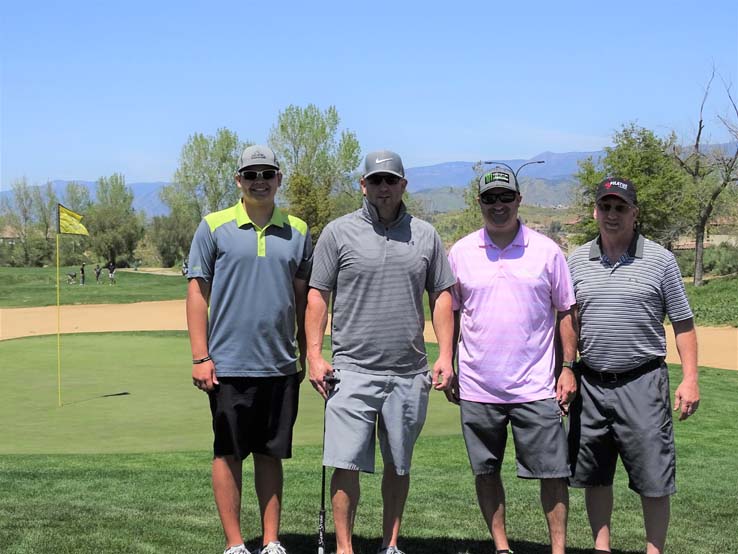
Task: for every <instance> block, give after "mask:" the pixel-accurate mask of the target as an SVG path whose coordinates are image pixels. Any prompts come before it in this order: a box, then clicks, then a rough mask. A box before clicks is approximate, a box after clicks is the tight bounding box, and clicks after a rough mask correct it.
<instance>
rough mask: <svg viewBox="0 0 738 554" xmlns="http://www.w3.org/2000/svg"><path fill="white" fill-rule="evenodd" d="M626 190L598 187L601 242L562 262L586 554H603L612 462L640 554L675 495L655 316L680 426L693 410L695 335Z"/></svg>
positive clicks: (574, 459) (656, 549)
mask: <svg viewBox="0 0 738 554" xmlns="http://www.w3.org/2000/svg"><path fill="white" fill-rule="evenodd" d="M638 214H639V210H638V200H637V195H636V188H635V185H634V184H633V183H632V182H630V181H628V180H626V179H620V178H617V177H614V178H609V179H605V180H604V181H602V182H601V183H600V184H599V186H598V188H597V192H596V196H595V208H594V217H595V219H596V220H597V224H598V226H599V230H600V235H599V237H597V238H596V239H595V240H593V241H591V242H588V243H586V244H584V245H583V246H580V247H579V248H577V249H576V250H575V251H574V253H573V254H572V255H571V256H570V258H569V267H570V268H571V273H572V279H573V282H574V290H575V292H576V300H577V309H578V319H579V324H580V334H579V353H580V356H581V361H580V363H579V367H580V370H581V376H582V378H581V385H580V392H581V396H580V397H579V398H578V400H577V401H576V402H575V403H574V405H573V406H572V413H571V421H570V429H569V447H570V459H571V463H572V477H571V481H570V482H571V485H572V486H574V487H585V488H586V491H585V499H586V505H587V512H588V515H589V523H590V525H591V527H592V535H593V538H594V544H595V549H596V550H595V552H609V551H610V517H611V515H612V506H613V494H612V483H613V476H614V473H615V465H616V462H617V458H618V455H619V456H620V459H621V460H622V461H623V465H624V466H625V470H626V471H627V473H628V478H629V486H630V488H631V489H633V490H634V491H635V492H636V493H638V494H639V495H640V496H641V505H642V507H643V518H644V521H645V527H646V541H647V550H646V551H647V553H648V554H656V553H660V552H662V551H663V549H664V544H665V542H666V532H667V529H668V526H669V496H670V495H672V494H674V492H675V491H676V486H675V463H676V462H675V453H674V429H673V426H672V416H671V410H670V407H671V403H670V399H669V394H670V393H669V370H668V368H667V366H666V364H665V363H664V358H665V356H666V336H665V333H664V325H663V321H664V317H665V316H666V315H668V316H669V320H670V321H671V324H672V327H673V328H674V335H675V337H676V345H677V350H678V351H679V357H680V359H681V362H682V373H683V379H682V382H681V383H680V385H679V386H678V387H677V389H676V392H675V394H674V409H675V410H678V411H679V419H680V420H683V419H686V418H688V417H689V416H691V415H692V414H693V413H694V412H695V411H696V410H697V407H698V406H699V401H700V393H699V387H698V384H697V335H696V333H695V329H694V323H693V318H692V310H691V309H690V307H689V303H688V302H687V296H686V294H685V292H684V284H683V282H682V276H681V275H680V273H679V268H678V267H677V264H676V261H675V259H674V255H673V254H672V253H671V252H669V251H667V250H665V249H664V248H662V247H661V246H659V245H658V244H656V243H654V242H651V241H650V240H648V239H646V238H645V237H643V236H642V235H641V234H640V233H639V232H638V224H637V221H638Z"/></svg>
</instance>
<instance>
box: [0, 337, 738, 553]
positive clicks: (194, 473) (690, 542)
mask: <svg viewBox="0 0 738 554" xmlns="http://www.w3.org/2000/svg"><path fill="white" fill-rule="evenodd" d="M55 348H56V346H55V339H54V338H53V337H39V338H29V339H18V340H13V341H5V342H2V343H0V359H2V360H12V363H3V365H2V369H1V370H0V377H1V378H2V383H3V385H2V398H3V401H2V402H1V403H0V421H2V422H3V434H2V440H0V552H3V553H8V554H18V553H30V552H38V551H52V552H60V553H75V554H87V553H90V554H92V553H98V552H105V553H107V552H111V553H113V552H115V553H117V552H135V553H148V552H184V553H190V552H191V553H207V552H219V551H221V550H219V549H221V548H222V537H221V532H220V526H219V522H218V517H217V513H216V511H215V508H214V505H213V501H212V493H211V491H210V481H209V463H210V458H211V454H210V452H209V445H210V442H211V438H210V430H209V412H208V408H207V403H206V402H205V397H204V396H203V394H202V393H200V392H199V391H197V390H195V389H194V387H192V385H191V384H190V379H189V371H190V367H189V364H188V363H187V359H188V356H189V351H188V347H187V339H186V336H185V334H184V333H121V334H93V335H73V336H64V337H63V349H64V375H65V379H64V399H65V402H66V404H65V405H64V407H62V408H58V407H56V364H55V352H56V350H55ZM429 352H430V354H431V358H433V357H434V356H435V353H436V350H435V346H434V345H429ZM678 379H679V376H678V371H676V370H673V371H672V387H674V386H676V384H677V383H678ZM701 388H702V397H703V400H702V407H701V409H700V411H699V412H698V413H697V415H696V416H695V417H694V418H692V419H690V420H688V421H687V422H677V423H676V424H675V428H676V437H677V452H678V458H679V462H678V487H679V493H678V494H677V495H676V496H675V498H674V500H673V503H672V506H673V508H672V526H671V529H670V534H669V543H668V545H667V549H668V551H669V552H689V553H690V554H692V553H697V554H702V553H705V554H708V553H709V554H712V553H714V552H721V553H723V552H738V543H737V542H736V539H735V522H736V521H738V471H736V469H738V468H737V467H736V462H735V455H734V452H735V450H736V447H737V446H738V439H737V438H736V437H738V423H736V422H738V403H736V402H735V400H734V396H735V391H736V390H738V373H737V372H730V371H722V370H713V369H703V370H702V372H701ZM123 391H125V392H129V393H130V394H129V395H126V396H111V397H103V396H102V395H104V394H110V393H117V392H123ZM321 417H322V402H321V401H320V399H319V398H318V396H317V394H316V393H314V392H313V391H312V389H311V387H310V386H309V385H308V384H307V383H305V386H304V387H303V391H302V397H301V408H300V416H299V418H298V424H297V427H296V431H295V436H296V444H297V446H296V447H295V451H294V458H293V459H292V460H290V461H288V462H286V463H285V480H286V483H285V501H284V519H283V531H284V533H283V537H282V538H283V541H284V542H285V544H286V546H287V547H288V549H289V551H290V552H292V553H295V554H300V553H308V552H311V553H314V552H315V528H316V521H317V510H318V505H319V498H320V497H319V494H320V434H321ZM379 467H381V464H380V466H379ZM245 468H246V475H245V485H244V494H245V499H244V509H243V512H244V517H243V529H244V532H245V533H246V536H247V538H248V541H249V546H251V547H252V546H255V545H256V542H257V540H258V531H257V530H258V519H257V517H258V516H257V511H256V507H255V499H254V494H253V489H252V486H251V483H252V474H251V466H250V464H249V463H246V465H245ZM503 474H504V480H505V483H506V485H507V492H508V494H507V497H508V531H509V534H510V537H511V539H512V541H513V545H512V546H513V548H514V549H515V550H516V551H517V552H523V553H536V554H542V553H545V552H547V551H548V547H547V546H545V545H546V541H547V539H546V531H545V522H544V518H543V515H542V513H541V510H540V506H539V501H538V485H537V483H535V482H533V481H525V480H520V479H516V478H515V468H514V455H513V450H512V445H509V447H508V455H507V458H506V461H505V464H504V469H503ZM616 483H617V484H616V497H615V505H616V509H615V514H614V516H613V529H614V544H615V546H616V549H615V552H619V553H622V552H628V553H635V552H642V551H643V531H642V523H641V515H640V503H639V501H638V498H637V497H636V495H635V494H634V493H632V492H630V491H628V490H627V479H626V477H625V475H623V473H622V471H620V472H619V474H618V476H617V481H616ZM379 489H380V476H378V475H364V476H362V494H363V498H362V502H361V505H360V508H359V513H358V517H357V521H356V533H357V535H358V536H359V540H358V541H357V552H358V553H373V552H374V551H375V550H376V548H377V547H378V546H379V544H378V541H379V536H380V529H381V500H380V497H379ZM329 519H330V518H329ZM331 528H332V523H331V522H330V521H329V529H331ZM569 529H570V532H569V544H570V548H569V552H573V553H577V554H583V553H585V552H589V548H590V538H589V530H588V525H587V523H586V517H585V515H584V506H583V495H582V493H581V491H577V490H574V491H572V493H571V514H570V523H569ZM487 537H488V534H487V530H486V528H485V526H484V524H483V522H482V519H481V516H480V515H479V510H478V508H477V505H476V499H475V496H474V487H473V480H472V476H471V474H470V470H469V468H468V461H467V458H466V452H465V449H464V446H463V440H462V439H461V436H460V432H459V422H458V412H457V409H456V408H455V407H454V406H452V405H450V404H448V403H447V402H446V401H445V400H444V398H443V396H442V395H441V394H440V393H434V394H432V397H431V406H430V411H429V418H428V421H427V423H426V427H425V429H424V431H423V435H422V437H421V439H420V441H419V442H418V445H417V447H416V454H415V458H414V468H413V481H412V487H411V493H410V499H409V501H408V506H407V511H406V517H405V520H404V525H403V538H402V542H401V544H400V546H401V548H403V549H404V550H406V551H407V552H408V554H426V553H427V554H431V553H439V552H440V553H449V554H452V553H457V552H472V553H479V554H482V553H489V552H491V551H492V544H491V542H490V541H489V540H488V538H487ZM333 544H334V542H333V540H332V538H331V539H330V540H329V545H331V546H332V545H333Z"/></svg>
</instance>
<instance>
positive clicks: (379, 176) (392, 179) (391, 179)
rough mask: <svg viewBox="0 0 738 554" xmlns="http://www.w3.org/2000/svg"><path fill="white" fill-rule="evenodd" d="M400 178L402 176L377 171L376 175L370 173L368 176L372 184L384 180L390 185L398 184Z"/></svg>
mask: <svg viewBox="0 0 738 554" xmlns="http://www.w3.org/2000/svg"><path fill="white" fill-rule="evenodd" d="M400 179H401V177H398V176H397V175H390V174H388V173H375V174H374V175H369V177H367V178H366V180H367V181H368V182H369V184H371V185H379V184H381V182H382V181H384V182H385V183H387V184H388V185H396V184H397V183H399V182H400Z"/></svg>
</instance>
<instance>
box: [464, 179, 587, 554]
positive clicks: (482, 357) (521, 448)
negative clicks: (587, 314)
mask: <svg viewBox="0 0 738 554" xmlns="http://www.w3.org/2000/svg"><path fill="white" fill-rule="evenodd" d="M520 200H521V196H520V189H519V188H518V183H517V179H516V178H515V175H514V174H513V173H512V172H510V171H508V170H506V169H503V168H495V169H493V170H492V171H490V172H489V173H487V174H486V175H483V176H482V178H481V179H480V181H479V197H478V202H479V207H480V208H481V210H482V216H483V218H484V228H482V229H480V230H478V231H475V232H474V233H472V234H471V235H468V236H466V237H464V238H463V239H461V240H460V241H459V242H457V243H456V244H455V245H454V246H453V248H451V252H450V253H449V261H450V262H451V268H452V269H453V272H454V274H455V276H456V285H455V286H454V287H453V288H452V296H453V303H454V304H453V308H454V313H455V316H456V317H455V333H456V338H457V340H455V341H454V343H455V344H457V345H458V382H457V385H458V386H457V387H456V388H455V389H454V390H453V391H452V392H451V394H450V398H449V399H450V400H452V401H455V402H460V404H461V423H462V430H463V434H464V441H465V442H466V448H467V452H468V454H469V461H470V462H471V467H472V470H473V472H474V475H475V479H476V489H477V497H478V500H479V506H480V508H481V510H482V515H483V516H484V519H485V522H486V523H487V526H488V527H489V530H490V533H491V534H492V538H493V540H494V542H495V549H496V552H497V553H505V552H509V544H508V541H507V534H506V532H505V491H504V489H503V486H502V480H501V478H500V467H501V465H502V459H503V456H504V453H505V442H506V440H507V425H508V423H509V424H510V426H511V428H512V432H513V439H514V442H515V454H516V460H517V467H518V477H521V478H524V479H540V482H541V502H542V504H543V510H544V512H545V514H546V521H547V524H548V530H549V536H550V539H551V551H552V553H553V554H563V553H564V551H565V546H566V522H567V513H568V505H569V495H568V490H567V483H566V478H567V477H569V475H570V469H569V462H568V455H567V443H566V432H565V430H564V426H563V417H562V416H563V414H565V413H566V411H567V409H568V406H569V403H570V402H571V401H572V400H573V399H574V396H575V394H576V380H575V378H574V374H573V373H572V369H571V366H572V363H573V361H574V357H575V354H576V342H577V341H576V330H575V323H574V320H573V314H572V310H571V308H572V306H573V305H574V304H575V299H574V291H573V288H572V284H571V278H570V276H569V269H568V267H567V264H566V258H565V257H564V255H563V253H562V252H561V250H560V248H559V247H558V245H556V243H554V242H553V241H552V240H550V239H549V238H547V237H545V236H543V235H541V234H540V233H537V232H535V231H533V230H531V229H529V228H527V227H526V226H525V225H523V224H522V223H521V222H520V220H518V207H519V206H520ZM459 333H460V335H461V340H460V342H459V340H458V337H459ZM562 362H563V363H562ZM562 366H563V367H562Z"/></svg>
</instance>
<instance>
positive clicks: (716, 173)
mask: <svg viewBox="0 0 738 554" xmlns="http://www.w3.org/2000/svg"><path fill="white" fill-rule="evenodd" d="M714 79H715V71H714V70H713V72H712V75H711V76H710V80H709V81H708V83H707V87H705V94H704V96H703V97H702V103H701V104H700V110H699V121H698V125H697V132H696V134H695V139H694V142H693V144H692V145H691V146H686V147H680V146H677V145H674V146H673V148H672V149H671V152H672V156H673V159H674V160H675V161H676V162H677V164H678V167H679V168H680V170H681V172H682V174H683V175H684V177H685V178H687V179H688V180H689V182H690V183H691V188H692V191H693V197H694V198H693V199H694V202H695V205H694V207H693V208H692V211H691V213H690V215H691V217H690V221H691V223H692V225H693V228H694V237H695V252H694V274H693V275H694V277H693V282H694V285H695V286H697V287H698V286H701V285H702V284H703V281H704V257H705V236H706V233H707V228H708V225H709V223H710V221H711V220H712V218H713V217H714V216H715V215H716V214H718V213H720V212H721V211H723V210H727V209H729V208H730V207H731V206H732V205H734V203H735V200H736V196H738V188H737V187H736V183H738V123H736V121H738V106H736V103H735V101H734V99H733V96H732V93H731V92H730V87H728V86H727V85H726V86H725V92H726V94H727V97H728V101H729V102H730V105H731V108H732V114H733V117H735V120H733V119H730V118H728V117H720V120H721V121H722V123H723V125H724V126H725V128H726V129H727V130H728V132H729V133H730V135H731V136H732V138H733V140H734V141H735V142H733V144H732V145H728V147H727V148H722V147H713V148H706V147H705V145H703V144H702V132H703V131H704V128H705V123H704V109H705V102H706V101H707V98H708V96H709V94H710V87H711V85H712V82H713V80H714Z"/></svg>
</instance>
